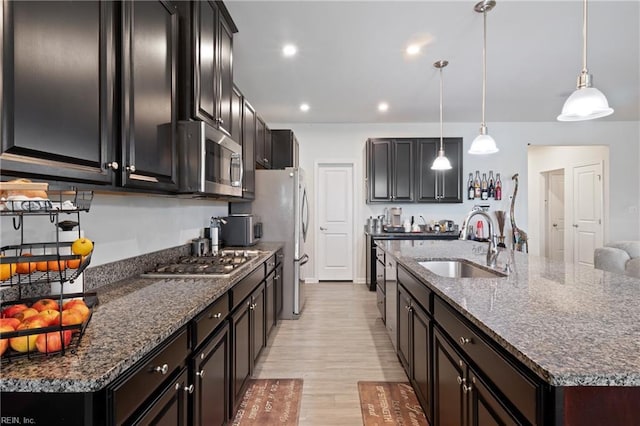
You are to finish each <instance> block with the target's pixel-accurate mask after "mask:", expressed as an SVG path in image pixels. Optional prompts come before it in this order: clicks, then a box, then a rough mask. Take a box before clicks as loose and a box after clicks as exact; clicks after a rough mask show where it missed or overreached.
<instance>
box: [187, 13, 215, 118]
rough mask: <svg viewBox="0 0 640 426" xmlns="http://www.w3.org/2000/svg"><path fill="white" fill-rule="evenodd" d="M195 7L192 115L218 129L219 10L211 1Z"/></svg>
mask: <svg viewBox="0 0 640 426" xmlns="http://www.w3.org/2000/svg"><path fill="white" fill-rule="evenodd" d="M193 7H194V17H193V25H194V32H193V36H194V42H195V51H194V64H193V66H194V111H193V113H194V116H195V117H196V118H199V119H200V120H202V121H205V122H207V123H209V124H210V125H212V126H214V127H218V115H217V105H216V104H217V102H218V100H217V98H216V94H217V90H216V79H217V70H216V65H217V62H216V53H217V52H216V43H217V41H218V25H219V24H218V8H217V6H216V5H215V4H214V3H213V2H212V1H198V2H194V3H193Z"/></svg>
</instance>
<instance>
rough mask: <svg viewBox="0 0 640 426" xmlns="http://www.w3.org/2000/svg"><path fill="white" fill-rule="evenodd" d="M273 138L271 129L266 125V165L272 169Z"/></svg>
mask: <svg viewBox="0 0 640 426" xmlns="http://www.w3.org/2000/svg"><path fill="white" fill-rule="evenodd" d="M271 139H272V136H271V129H270V128H269V126H267V125H266V124H265V129H264V158H265V160H264V163H265V164H266V168H267V169H270V168H272V167H273V166H272V163H271V159H272V152H271V151H272V142H271Z"/></svg>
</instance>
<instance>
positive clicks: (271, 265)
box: [264, 254, 277, 275]
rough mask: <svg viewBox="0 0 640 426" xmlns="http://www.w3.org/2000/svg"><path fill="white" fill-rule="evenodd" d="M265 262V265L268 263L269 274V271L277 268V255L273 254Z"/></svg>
mask: <svg viewBox="0 0 640 426" xmlns="http://www.w3.org/2000/svg"><path fill="white" fill-rule="evenodd" d="M264 263H265V265H267V275H269V272H271V271H273V270H274V269H275V268H276V263H277V262H276V255H275V254H274V255H273V256H271V257H270V258H268V259H267V261H266V262H264Z"/></svg>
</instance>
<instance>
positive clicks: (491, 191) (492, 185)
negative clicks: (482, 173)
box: [489, 170, 496, 198]
mask: <svg viewBox="0 0 640 426" xmlns="http://www.w3.org/2000/svg"><path fill="white" fill-rule="evenodd" d="M495 190H496V187H495V183H494V181H493V170H489V198H495Z"/></svg>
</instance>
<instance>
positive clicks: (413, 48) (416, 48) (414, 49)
mask: <svg viewBox="0 0 640 426" xmlns="http://www.w3.org/2000/svg"><path fill="white" fill-rule="evenodd" d="M406 52H407V55H417V54H418V53H420V45H419V44H410V45H409V46H407V50H406Z"/></svg>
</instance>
